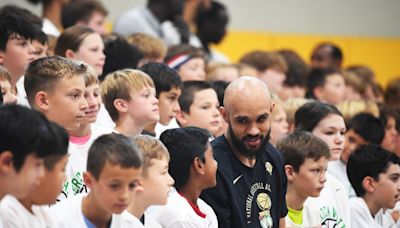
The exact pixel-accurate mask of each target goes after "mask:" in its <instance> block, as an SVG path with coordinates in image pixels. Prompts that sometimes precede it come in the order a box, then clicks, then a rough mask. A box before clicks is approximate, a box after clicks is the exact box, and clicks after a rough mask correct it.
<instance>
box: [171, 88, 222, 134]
mask: <svg viewBox="0 0 400 228" xmlns="http://www.w3.org/2000/svg"><path fill="white" fill-rule="evenodd" d="M179 105H180V107H181V111H180V112H179V113H178V115H177V116H176V120H177V121H178V123H179V125H180V126H181V127H188V126H195V127H199V128H203V129H206V130H208V131H209V132H210V133H211V135H212V136H215V134H216V133H217V132H218V131H219V129H220V128H221V126H222V123H221V114H220V113H219V110H218V109H219V106H220V104H219V102H218V97H217V93H216V92H215V90H214V89H213V88H212V87H211V84H210V83H209V82H207V81H185V82H183V89H182V94H181V96H180V97H179Z"/></svg>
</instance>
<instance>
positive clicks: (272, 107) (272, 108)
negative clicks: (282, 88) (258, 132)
mask: <svg viewBox="0 0 400 228" xmlns="http://www.w3.org/2000/svg"><path fill="white" fill-rule="evenodd" d="M275 106H276V103H275V102H273V101H272V102H271V110H270V113H272V112H273V111H274V109H275Z"/></svg>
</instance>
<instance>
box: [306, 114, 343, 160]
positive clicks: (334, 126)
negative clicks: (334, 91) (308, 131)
mask: <svg viewBox="0 0 400 228" xmlns="http://www.w3.org/2000/svg"><path fill="white" fill-rule="evenodd" d="M312 133H313V134H314V135H315V136H317V137H318V138H320V139H322V140H323V141H324V142H325V143H326V144H328V146H329V149H330V151H331V160H338V159H339V158H340V154H341V153H342V151H343V148H344V134H345V133H346V125H345V123H344V120H343V117H341V116H339V115H336V114H329V115H328V116H326V117H325V118H323V119H322V120H321V121H319V123H318V124H317V126H316V127H315V128H314V129H313V130H312Z"/></svg>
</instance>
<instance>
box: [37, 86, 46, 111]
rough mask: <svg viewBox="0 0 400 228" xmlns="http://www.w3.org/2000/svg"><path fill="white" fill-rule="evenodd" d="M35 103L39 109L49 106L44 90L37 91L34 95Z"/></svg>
mask: <svg viewBox="0 0 400 228" xmlns="http://www.w3.org/2000/svg"><path fill="white" fill-rule="evenodd" d="M35 104H36V106H37V107H38V108H40V110H45V111H46V110H48V109H49V106H50V105H49V99H48V94H47V93H46V92H44V91H39V92H37V93H36V95H35Z"/></svg>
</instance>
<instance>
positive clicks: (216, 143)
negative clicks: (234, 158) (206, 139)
mask: <svg viewBox="0 0 400 228" xmlns="http://www.w3.org/2000/svg"><path fill="white" fill-rule="evenodd" d="M211 146H212V148H213V152H214V158H218V157H220V156H228V155H231V154H232V153H231V149H230V147H229V144H228V141H227V139H226V138H225V136H223V135H221V136H219V137H217V138H215V139H214V140H213V141H211Z"/></svg>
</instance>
